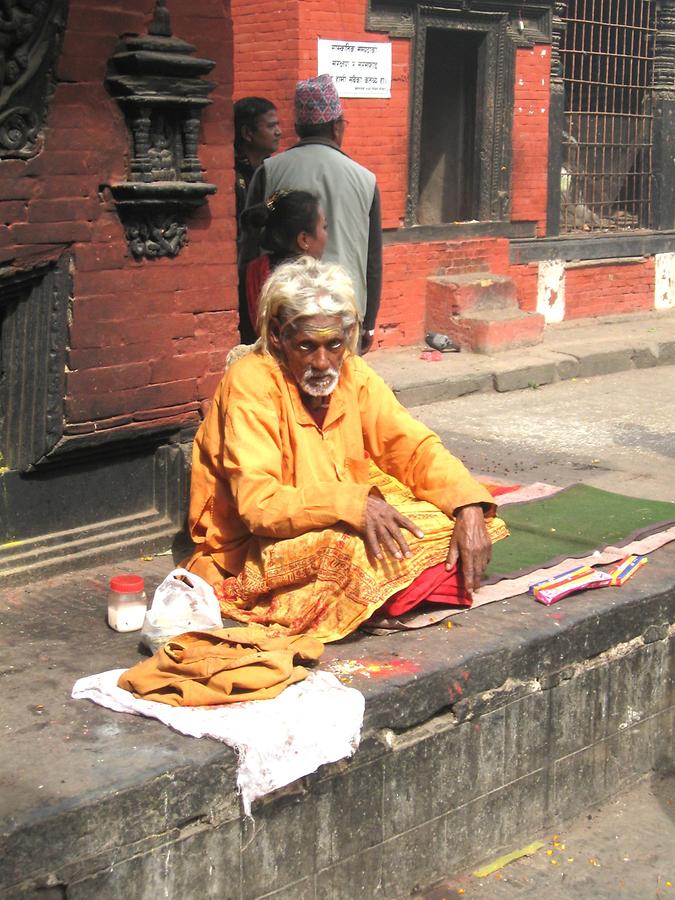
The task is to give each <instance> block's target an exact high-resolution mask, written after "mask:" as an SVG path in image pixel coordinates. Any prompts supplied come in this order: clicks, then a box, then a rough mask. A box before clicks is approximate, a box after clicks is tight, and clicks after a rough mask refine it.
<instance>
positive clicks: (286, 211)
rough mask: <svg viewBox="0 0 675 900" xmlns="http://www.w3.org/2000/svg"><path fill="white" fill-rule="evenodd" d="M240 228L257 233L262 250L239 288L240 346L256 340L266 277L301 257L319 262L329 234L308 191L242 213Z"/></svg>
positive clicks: (291, 193)
mask: <svg viewBox="0 0 675 900" xmlns="http://www.w3.org/2000/svg"><path fill="white" fill-rule="evenodd" d="M241 225H242V228H243V229H244V230H245V231H247V232H251V231H258V232H260V246H261V247H262V249H263V251H264V252H263V253H262V254H261V255H260V256H258V257H256V258H255V259H253V260H251V262H249V263H248V265H247V266H246V267H245V269H244V273H243V277H242V278H241V283H240V285H239V318H240V328H239V330H240V332H241V339H242V343H244V344H252V343H254V342H255V340H256V338H257V333H256V328H255V325H256V320H257V317H258V298H259V296H260V289H261V288H262V286H263V284H264V283H265V281H266V280H267V278H268V276H269V274H270V273H271V272H272V271H273V270H274V269H276V267H277V266H278V265H279V264H280V263H282V262H287V261H288V260H290V259H295V258H296V257H297V256H302V255H303V254H306V255H307V256H313V257H314V259H321V257H322V255H323V251H324V249H325V247H326V240H327V237H328V231H327V228H326V217H325V216H324V214H323V210H322V209H321V206H320V204H319V199H318V197H316V196H315V195H314V194H310V193H309V192H308V191H280V192H279V193H277V194H273V195H272V196H271V197H270V198H269V199H268V200H267V201H266V202H265V203H260V204H258V205H256V206H251V207H249V208H248V209H246V210H244V212H243V213H242V216H241Z"/></svg>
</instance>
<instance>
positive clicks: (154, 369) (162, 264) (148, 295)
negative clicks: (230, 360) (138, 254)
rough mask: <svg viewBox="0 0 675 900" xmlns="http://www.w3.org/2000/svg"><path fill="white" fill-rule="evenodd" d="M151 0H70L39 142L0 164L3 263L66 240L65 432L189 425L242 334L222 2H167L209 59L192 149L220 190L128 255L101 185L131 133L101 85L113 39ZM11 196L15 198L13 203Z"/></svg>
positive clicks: (118, 173) (121, 160)
mask: <svg viewBox="0 0 675 900" xmlns="http://www.w3.org/2000/svg"><path fill="white" fill-rule="evenodd" d="M153 6H154V3H153V2H152V0H134V2H132V0H120V2H118V3H117V4H115V5H114V6H112V5H111V4H110V3H108V2H105V0H71V3H70V10H69V17H68V25H67V31H66V35H65V39H64V44H63V50H62V53H61V56H60V59H59V63H58V68H57V73H56V74H57V83H56V87H55V90H54V94H53V96H52V99H51V102H50V105H49V114H48V118H47V123H46V140H45V144H44V149H43V150H42V152H41V153H40V154H39V155H38V156H37V157H36V158H34V159H32V160H30V161H27V162H24V161H16V160H10V161H4V162H0V196H2V197H3V198H4V199H5V201H6V202H5V203H4V204H3V205H2V206H1V207H0V209H1V210H2V212H3V218H2V223H3V224H1V225H0V248H1V249H2V256H3V258H4V259H9V258H11V257H12V256H13V255H14V254H15V253H17V252H19V253H21V252H26V251H27V250H29V249H30V248H33V249H34V250H39V249H40V247H44V246H45V245H47V244H53V245H60V246H62V247H63V248H64V249H65V248H68V247H70V249H71V251H72V254H73V299H72V317H71V326H70V336H69V352H68V363H67V365H68V371H67V387H66V391H67V397H66V427H65V433H66V434H81V433H86V432H94V431H100V430H104V429H111V428H114V429H133V430H138V429H139V428H144V427H146V426H148V425H152V426H157V425H162V426H164V425H169V424H175V425H190V424H192V423H194V422H196V421H197V418H198V417H197V414H196V410H197V408H198V404H199V401H200V400H201V399H203V398H205V397H208V396H210V395H211V393H212V392H213V389H214V387H215V385H216V383H217V381H218V379H219V378H220V375H221V373H222V369H223V364H224V359H225V354H226V352H227V350H228V349H229V348H230V347H231V346H232V344H234V343H236V342H237V338H236V327H237V312H236V305H237V297H236V265H235V250H234V246H235V227H234V217H233V216H234V198H233V189H232V182H233V177H232V165H233V153H232V112H231V98H232V58H231V48H232V39H231V29H230V22H229V10H228V4H227V3H226V2H224V0H200V3H199V4H196V5H194V4H193V5H191V6H189V7H186V6H185V5H184V4H182V3H180V2H178V0H169V4H168V6H169V11H170V13H171V17H172V25H173V32H174V34H175V35H176V36H178V37H180V38H183V39H185V40H187V41H189V42H190V43H192V44H194V45H195V47H196V48H197V50H196V55H198V56H203V57H207V58H211V59H214V60H215V61H216V68H215V69H214V70H213V73H212V75H211V79H212V80H213V81H215V82H217V88H216V90H215V91H214V92H213V93H212V94H211V97H212V99H213V104H212V105H211V106H210V107H208V108H207V110H206V111H205V113H204V117H203V135H202V143H201V145H200V156H201V160H202V165H203V166H204V168H205V178H206V180H208V181H211V182H213V183H215V184H216V185H217V187H218V192H217V193H216V194H215V196H213V197H211V198H210V200H209V203H208V206H205V207H202V208H201V209H200V210H199V211H198V212H197V213H196V214H195V215H194V216H193V217H192V218H190V219H189V220H188V236H189V244H188V246H187V247H185V248H184V249H183V250H182V251H181V253H180V255H179V256H178V257H177V258H175V259H160V260H147V261H142V262H137V261H135V260H134V259H133V257H131V256H130V254H129V252H128V249H127V244H126V241H125V240H124V235H123V230H122V226H121V224H120V221H119V218H118V215H117V212H116V210H115V207H114V204H113V202H112V200H111V197H110V192H109V190H108V188H107V185H110V184H111V183H114V182H116V181H122V180H124V179H125V178H126V162H127V157H128V134H127V129H126V125H125V124H124V119H123V116H122V113H121V111H120V109H119V107H118V105H117V103H116V102H115V101H114V100H113V99H112V98H111V97H110V96H109V95H108V93H107V91H106V89H105V87H104V78H105V73H106V64H107V61H108V59H109V57H110V56H111V54H112V53H113V51H114V49H115V46H116V43H117V39H118V36H119V35H122V34H128V33H142V32H145V31H146V30H147V27H148V25H149V23H150V20H151V14H152V9H153ZM8 203H9V205H8Z"/></svg>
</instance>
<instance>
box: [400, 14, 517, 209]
mask: <svg viewBox="0 0 675 900" xmlns="http://www.w3.org/2000/svg"><path fill="white" fill-rule="evenodd" d="M415 15H416V22H415V54H414V74H413V97H412V126H411V167H410V198H409V210H408V223H407V224H410V225H413V224H425V225H431V224H439V223H444V222H453V221H469V220H479V221H508V219H509V217H510V189H509V183H510V154H511V122H512V114H513V66H514V45H513V43H512V42H511V40H510V39H509V35H508V29H509V24H510V20H509V16H508V15H507V14H499V13H495V14H485V13H483V14H475V13H471V12H462V11H460V10H450V9H448V10H444V9H439V8H438V7H426V6H419V7H417V9H416V13H415Z"/></svg>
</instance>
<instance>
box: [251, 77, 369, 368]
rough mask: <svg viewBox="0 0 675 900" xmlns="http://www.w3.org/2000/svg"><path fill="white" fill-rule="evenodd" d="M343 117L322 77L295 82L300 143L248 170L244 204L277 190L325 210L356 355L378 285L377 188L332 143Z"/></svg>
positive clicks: (338, 140)
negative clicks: (347, 294)
mask: <svg viewBox="0 0 675 900" xmlns="http://www.w3.org/2000/svg"><path fill="white" fill-rule="evenodd" d="M346 124H347V123H346V121H345V119H344V116H343V111H342V103H341V102H340V98H339V97H338V94H337V90H336V89H335V85H334V83H333V80H332V78H331V77H330V75H319V76H318V77H317V78H310V79H308V80H307V81H299V82H298V83H297V85H296V89H295V130H296V132H297V134H298V137H299V138H300V142H299V143H297V144H295V145H294V146H293V147H291V148H290V149H288V150H286V151H284V152H283V153H279V154H278V155H277V156H273V157H270V158H269V159H266V160H265V161H264V163H263V165H261V166H260V168H259V169H258V170H257V171H256V173H255V175H254V176H253V180H252V182H251V186H250V188H249V192H248V198H247V203H246V205H247V206H253V205H254V204H256V203H262V202H263V201H264V200H267V198H268V197H270V196H271V195H272V194H274V193H276V192H277V191H290V190H305V191H310V192H312V193H313V194H316V195H317V196H318V197H319V199H320V201H321V205H322V207H323V210H324V212H325V214H326V220H327V223H328V243H327V245H326V250H325V253H324V256H323V259H324V260H325V261H326V262H337V263H340V265H341V266H343V267H344V268H345V269H346V270H347V271H348V272H349V274H350V275H351V278H352V281H353V283H354V292H355V294H356V301H357V306H358V310H359V314H360V316H361V319H362V322H361V352H362V353H367V351H368V350H369V349H370V347H371V345H372V342H373V336H374V333H375V320H376V317H377V312H378V309H379V306H380V294H381V290H382V226H381V218H380V193H379V191H378V188H377V183H376V180H375V176H374V175H373V173H372V172H370V171H368V169H366V168H364V167H363V166H360V165H359V164H358V163H357V162H354V160H353V159H350V158H349V157H348V156H347V154H346V153H344V152H343V151H342V150H341V149H340V147H341V144H342V139H343V137H344V132H345V126H346Z"/></svg>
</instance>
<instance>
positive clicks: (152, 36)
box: [106, 0, 216, 259]
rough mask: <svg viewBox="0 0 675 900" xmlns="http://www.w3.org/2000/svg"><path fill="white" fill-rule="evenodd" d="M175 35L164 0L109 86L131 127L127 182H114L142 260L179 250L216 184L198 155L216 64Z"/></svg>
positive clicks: (115, 65)
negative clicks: (190, 217)
mask: <svg viewBox="0 0 675 900" xmlns="http://www.w3.org/2000/svg"><path fill="white" fill-rule="evenodd" d="M194 51H195V48H194V47H193V46H192V45H190V44H187V43H186V42H185V41H182V40H180V39H179V38H176V37H173V35H172V32H171V22H170V20H169V14H168V11H167V9H166V3H165V0H157V3H156V6H155V14H154V18H153V21H152V24H151V26H150V28H149V29H148V34H146V35H141V36H132V37H125V38H124V40H123V41H122V43H121V44H120V45H119V46H118V48H117V50H116V51H115V53H114V54H113V56H112V58H111V60H110V65H109V72H108V76H107V78H106V84H107V87H108V89H109V90H110V92H111V93H112V95H113V96H114V97H115V98H116V100H117V102H118V103H119V104H120V106H121V108H122V110H123V112H124V116H125V119H126V123H127V127H128V129H129V133H130V157H129V173H128V180H127V181H125V182H122V183H120V184H115V185H112V187H111V191H112V195H113V197H114V199H115V202H116V204H117V208H118V211H119V214H120V218H121V219H122V222H123V223H124V226H125V230H126V237H127V241H128V242H129V250H130V251H131V253H132V254H133V255H134V256H135V257H136V258H137V259H143V258H146V259H154V258H157V257H162V256H177V254H178V253H180V251H181V249H182V248H183V247H184V246H185V244H186V242H187V225H186V223H185V218H186V216H187V214H188V213H189V212H190V210H191V209H194V208H195V207H197V206H200V205H202V204H203V203H205V202H206V198H207V196H208V195H209V194H213V193H214V192H215V190H216V186H215V185H214V184H209V183H207V182H206V181H204V177H203V172H202V167H201V163H200V161H199V156H198V146H199V131H200V126H201V114H202V110H203V109H204V107H205V106H207V105H208V104H209V103H211V101H210V100H209V99H208V94H209V93H210V92H211V91H212V90H213V89H214V87H215V85H214V84H213V82H210V81H204V80H203V79H202V76H203V75H206V74H207V73H208V72H210V71H211V69H212V68H213V67H214V65H215V63H214V62H213V61H212V60H209V59H200V58H199V57H195V56H192V54H193V53H194Z"/></svg>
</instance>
